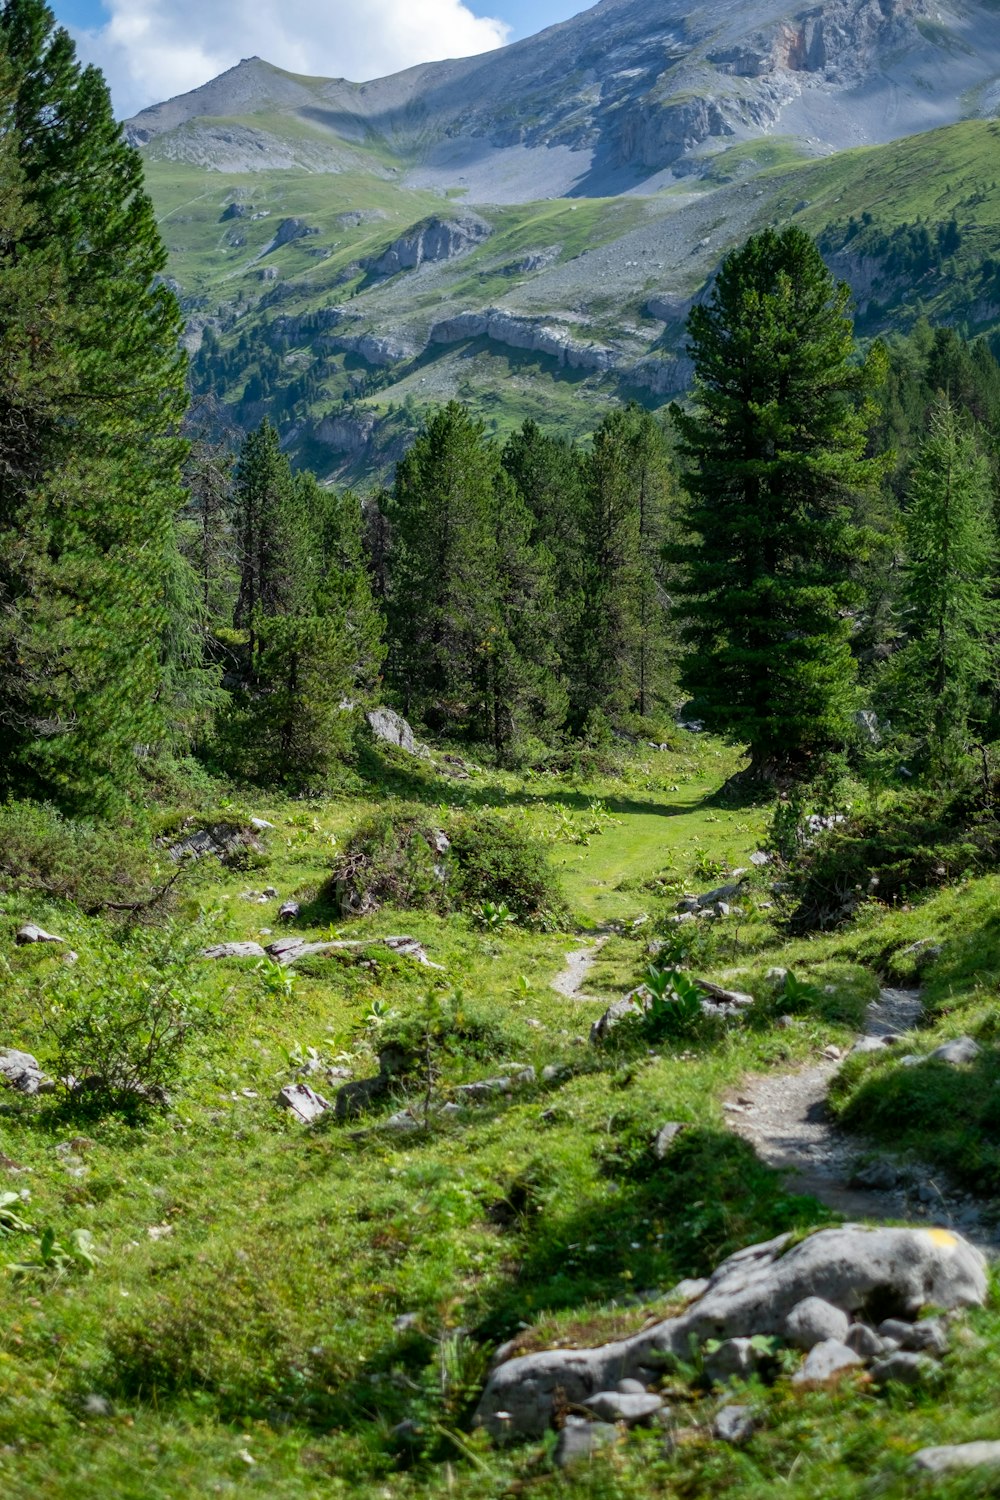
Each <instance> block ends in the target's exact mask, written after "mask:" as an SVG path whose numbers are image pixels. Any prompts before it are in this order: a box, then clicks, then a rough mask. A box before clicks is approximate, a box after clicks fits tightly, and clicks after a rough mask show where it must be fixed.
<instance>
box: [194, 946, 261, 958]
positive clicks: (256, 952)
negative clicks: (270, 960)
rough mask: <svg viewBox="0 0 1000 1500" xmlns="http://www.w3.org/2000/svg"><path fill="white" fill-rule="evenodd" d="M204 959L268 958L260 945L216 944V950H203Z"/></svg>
mask: <svg viewBox="0 0 1000 1500" xmlns="http://www.w3.org/2000/svg"><path fill="white" fill-rule="evenodd" d="M201 956H202V958H212V959H214V958H266V957H267V954H266V953H265V952H264V949H263V948H262V947H261V946H260V944H259V943H216V945H215V947H214V948H203V949H202V953H201Z"/></svg>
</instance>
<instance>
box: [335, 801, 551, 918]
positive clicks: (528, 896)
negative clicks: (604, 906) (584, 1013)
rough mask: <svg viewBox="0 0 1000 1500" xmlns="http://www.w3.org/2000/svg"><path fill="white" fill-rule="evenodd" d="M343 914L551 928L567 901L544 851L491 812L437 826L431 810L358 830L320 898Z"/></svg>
mask: <svg viewBox="0 0 1000 1500" xmlns="http://www.w3.org/2000/svg"><path fill="white" fill-rule="evenodd" d="M319 899H320V901H321V902H325V903H326V904H328V905H331V904H332V905H333V906H335V907H336V909H337V910H338V911H339V912H340V913H341V914H342V915H344V916H357V915H364V914H365V913H367V912H372V911H377V910H378V909H379V908H380V907H382V906H397V907H403V908H408V909H417V908H423V909H430V910H433V911H438V912H442V913H443V912H446V911H449V910H453V909H458V910H470V911H473V912H475V913H477V914H480V915H481V914H482V913H483V912H484V911H486V910H490V911H494V912H495V911H498V910H500V909H501V908H506V911H507V913H508V914H509V915H510V916H511V917H512V918H513V919H514V920H515V921H518V922H523V923H532V924H539V925H550V924H552V923H554V922H555V921H556V920H558V918H559V917H560V916H561V915H562V913H563V910H564V903H563V898H562V895H561V893H560V890H559V887H558V884H557V881H556V878H555V875H554V873H553V871H552V868H551V866H550V865H549V863H548V860H547V858H546V854H545V850H544V849H543V847H542V845H541V844H539V843H538V842H536V841H535V840H534V839H532V838H529V837H528V836H527V835H525V834H524V833H522V832H520V831H519V830H518V829H517V828H515V827H513V826H512V825H511V824H510V823H509V822H507V821H505V820H504V819H503V818H500V817H497V816H496V814H493V813H487V812H474V813H459V814H452V815H451V816H450V817H449V818H448V820H447V821H445V822H443V823H437V822H434V821H433V820H432V819H431V817H430V815H429V814H428V813H427V812H426V810H425V809H423V808H420V807H412V806H410V807H408V806H403V807H399V808H394V809H392V810H388V809H387V810H385V811H382V812H379V813H377V814H376V815H375V816H374V817H372V818H368V819H367V820H366V821H365V822H364V823H362V824H361V826H360V827H359V828H357V829H356V830H355V831H354V833H353V834H352V835H351V837H350V839H349V840H348V842H347V844H346V846H345V848H344V851H343V853H342V854H341V855H340V857H339V858H338V860H337V862H336V865H335V866H334V871H333V875H332V876H331V878H330V880H329V881H327V883H326V885H325V886H324V887H323V889H322V890H321V892H320V898H319Z"/></svg>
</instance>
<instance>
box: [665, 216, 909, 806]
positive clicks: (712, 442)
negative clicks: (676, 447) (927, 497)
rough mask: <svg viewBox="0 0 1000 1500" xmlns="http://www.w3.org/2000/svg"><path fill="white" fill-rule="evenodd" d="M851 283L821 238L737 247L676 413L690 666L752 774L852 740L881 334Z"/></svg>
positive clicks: (798, 233) (686, 672)
mask: <svg viewBox="0 0 1000 1500" xmlns="http://www.w3.org/2000/svg"><path fill="white" fill-rule="evenodd" d="M849 300H850V292H849V289H848V288H847V286H846V285H844V284H842V283H841V284H837V283H836V282H835V281H834V280H833V277H832V276H831V275H830V273H829V271H828V270H827V268H826V267H825V266H824V264H823V261H822V259H821V258H820V255H819V252H818V250H817V249H816V246H815V245H814V243H813V242H812V240H811V239H810V238H809V237H808V235H806V234H805V233H803V231H802V230H800V229H798V228H797V227H795V226H792V227H790V228H788V229H786V230H783V231H782V232H781V233H777V232H775V231H774V230H770V229H768V230H765V231H763V232H762V233H761V234H758V235H755V236H754V237H753V238H751V239H750V240H748V241H747V243H746V244H745V245H744V246H743V247H742V248H741V249H738V250H735V251H733V252H732V253H731V254H730V255H728V256H727V257H726V259H725V260H724V261H723V264H722V267H721V269H720V271H719V274H718V276H717V278H716V280H715V283H714V285H713V287H712V289H711V292H710V293H709V296H708V298H707V300H706V301H705V302H704V303H702V304H700V305H699V306H696V307H695V308H694V309H693V310H692V312H691V315H690V318H689V320H688V347H689V351H690V353H691V356H692V358H693V360H694V366H695V390H694V405H693V407H692V408H691V409H690V410H682V409H681V408H680V407H678V406H676V405H675V406H674V407H673V408H672V415H673V418H674V421H675V423H676V425H677V429H678V432H679V435H680V453H681V457H682V459H683V461H684V463H685V469H684V473H683V484H684V487H685V489H686V491H687V495H688V503H687V505H686V507H685V509H684V512H683V515H682V521H683V523H684V529H685V533H686V535H687V536H688V538H689V539H688V540H687V541H686V542H685V543H684V544H683V545H679V546H677V547H675V548H674V549H673V550H672V556H673V560H674V561H675V563H678V564H679V565H680V566H679V576H678V577H677V579H676V581H675V591H676V592H677V593H679V594H680V596H681V600H682V602H681V613H682V614H683V615H684V616H685V619H686V623H685V627H684V631H683V635H684V637H685V639H686V641H687V643H688V645H689V647H690V654H689V655H688V656H687V657H686V659H685V662H684V665H683V669H682V678H681V680H682V684H683V685H684V686H685V687H686V688H687V690H688V691H689V692H690V693H691V695H692V697H693V698H694V700H695V703H696V705H697V712H698V714H699V716H700V717H702V718H703V719H704V720H705V721H706V723H707V724H708V725H709V726H710V727H711V728H712V729H714V730H717V731H719V732H721V733H724V734H726V735H728V736H730V737H731V738H733V739H735V740H738V741H741V742H742V743H744V744H746V745H747V746H748V747H749V750H750V754H751V764H750V768H749V772H748V774H749V775H750V776H751V777H769V776H771V775H773V774H780V773H783V772H784V771H790V772H794V771H796V770H797V769H801V768H802V767H803V765H804V764H807V763H808V761H809V759H810V757H811V756H812V755H813V754H814V753H816V752H821V751H823V750H825V749H826V748H828V747H830V746H832V745H837V744H839V743H843V742H844V740H845V739H846V738H847V736H848V734H849V732H850V724H851V714H852V710H853V708H854V704H855V663H854V659H853V656H852V651H851V631H852V621H851V614H852V610H853V608H854V606H855V605H856V603H857V601H858V599H859V588H858V568H859V563H860V561H861V560H862V558H863V557H864V555H865V552H866V550H867V549H868V547H869V545H870V542H871V538H870V537H869V535H868V534H867V531H866V528H865V526H864V525H863V524H862V522H861V513H860V507H859V497H860V496H861V495H862V493H863V492H864V490H865V488H866V487H867V486H868V485H869V484H870V483H871V482H872V481H873V480H874V478H875V476H876V474H877V473H878V471H879V465H878V464H877V463H875V462H873V461H870V460H868V459H866V457H865V443H866V429H867V425H868V419H869V411H868V405H867V401H866V396H867V394H868V393H869V392H870V391H871V389H872V388H873V386H874V385H875V384H876V383H877V382H878V380H879V379H880V378H881V376H882V373H883V362H882V357H881V355H880V353H879V351H877V350H876V351H875V352H874V353H873V355H872V356H871V357H870V358H869V360H868V361H866V362H864V363H862V362H861V361H860V360H859V359H858V358H857V356H856V352H855V345H854V336H853V326H852V322H851V318H850V316H849V313H848V304H849Z"/></svg>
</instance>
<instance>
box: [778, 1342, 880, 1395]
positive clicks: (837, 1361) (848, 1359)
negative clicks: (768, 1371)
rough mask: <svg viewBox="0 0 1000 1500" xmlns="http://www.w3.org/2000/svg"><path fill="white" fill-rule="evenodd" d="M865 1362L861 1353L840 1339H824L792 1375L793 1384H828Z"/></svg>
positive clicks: (811, 1350)
mask: <svg viewBox="0 0 1000 1500" xmlns="http://www.w3.org/2000/svg"><path fill="white" fill-rule="evenodd" d="M863 1363H864V1361H863V1360H862V1358H861V1356H860V1354H856V1353H855V1351H854V1350H853V1349H851V1348H850V1347H849V1346H848V1345H847V1344H842V1343H841V1342H840V1340H839V1339H824V1340H823V1341H822V1343H820V1344H814V1345H813V1347H812V1348H811V1349H810V1351H809V1353H808V1354H807V1355H806V1358H805V1363H804V1364H803V1366H802V1368H801V1370H797V1371H796V1373H795V1374H794V1375H793V1376H792V1384H793V1385H828V1384H829V1383H830V1382H831V1381H833V1380H839V1379H840V1377H841V1376H842V1375H846V1374H847V1372H848V1371H849V1370H854V1369H857V1368H858V1367H859V1366H860V1365H862V1364H863Z"/></svg>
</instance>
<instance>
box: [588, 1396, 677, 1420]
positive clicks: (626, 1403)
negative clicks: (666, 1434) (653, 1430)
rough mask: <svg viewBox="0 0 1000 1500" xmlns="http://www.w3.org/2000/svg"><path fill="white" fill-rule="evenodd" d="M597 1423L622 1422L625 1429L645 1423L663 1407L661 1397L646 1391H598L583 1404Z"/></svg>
mask: <svg viewBox="0 0 1000 1500" xmlns="http://www.w3.org/2000/svg"><path fill="white" fill-rule="evenodd" d="M583 1404H584V1406H585V1407H586V1408H587V1410H588V1411H592V1412H593V1413H594V1416H595V1417H597V1419H598V1421H601V1422H624V1423H625V1426H626V1427H636V1426H638V1425H639V1424H640V1423H646V1422H648V1421H649V1419H650V1418H651V1417H652V1416H654V1415H655V1414H656V1412H658V1411H659V1410H660V1408H661V1406H662V1405H663V1397H662V1396H652V1395H650V1394H649V1392H648V1391H643V1392H642V1393H641V1394H640V1393H639V1392H638V1391H629V1392H624V1391H598V1392H597V1395H596V1396H590V1397H588V1399H587V1400H586V1401H585V1402H584V1403H583Z"/></svg>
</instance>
